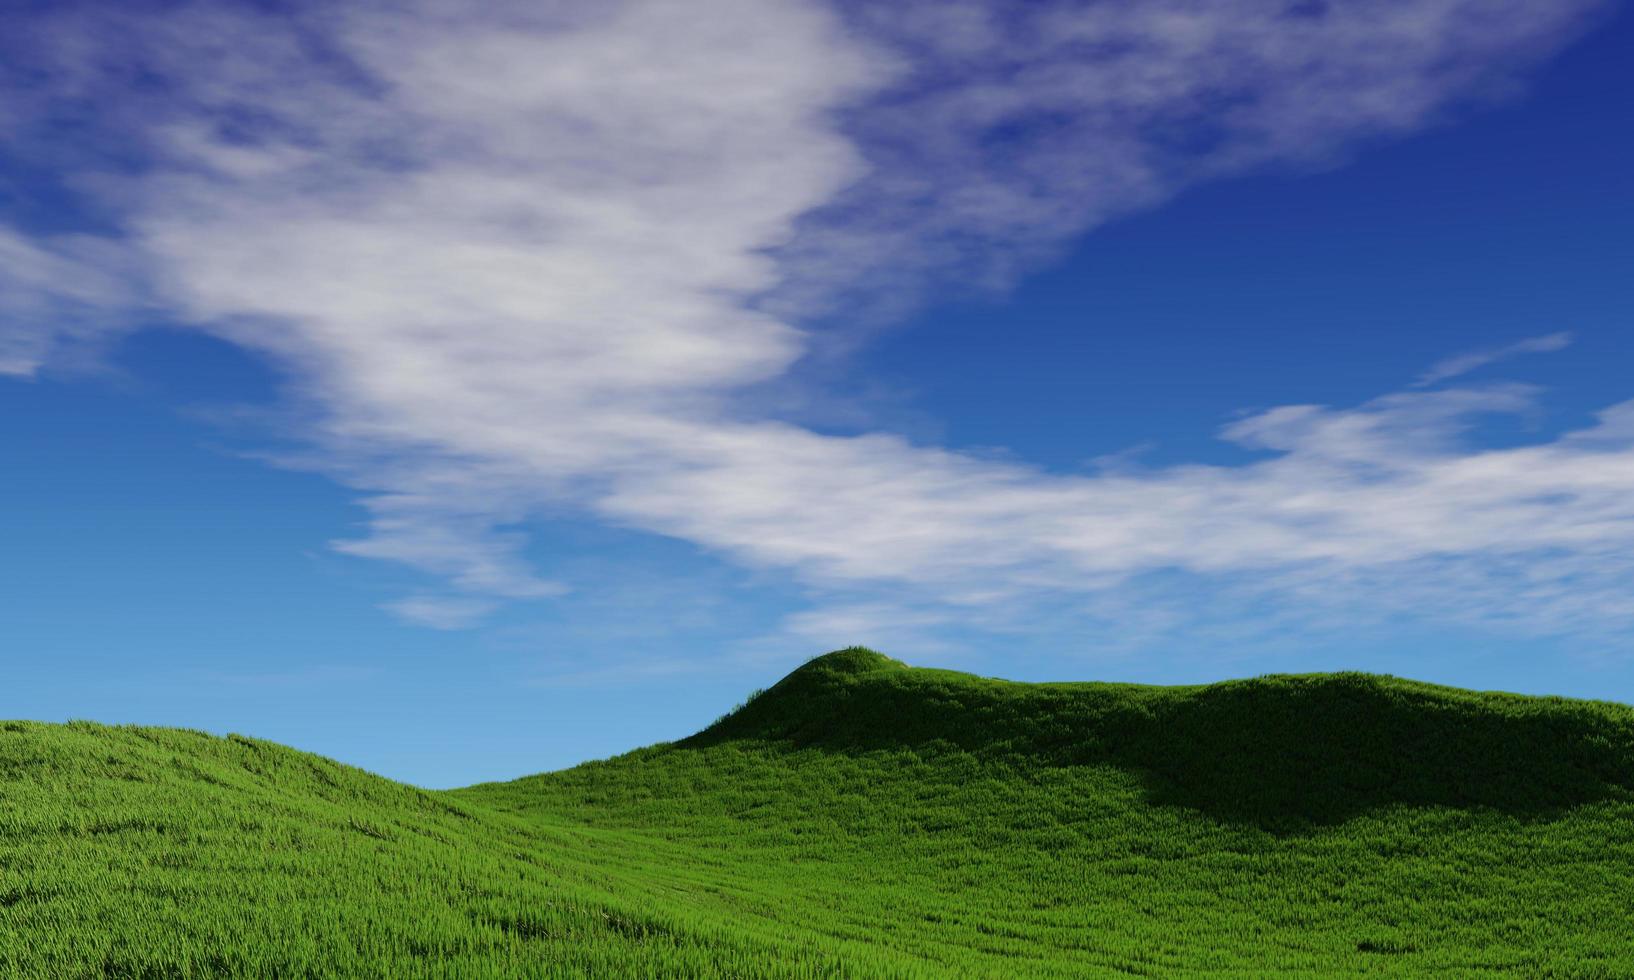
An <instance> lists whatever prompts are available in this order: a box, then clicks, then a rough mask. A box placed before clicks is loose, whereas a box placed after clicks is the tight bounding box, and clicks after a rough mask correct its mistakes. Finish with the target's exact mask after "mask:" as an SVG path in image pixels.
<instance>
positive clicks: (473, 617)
mask: <svg viewBox="0 0 1634 980" xmlns="http://www.w3.org/2000/svg"><path fill="white" fill-rule="evenodd" d="M498 607H499V604H498V603H496V602H491V601H488V600H485V599H474V598H471V597H469V596H435V595H414V596H405V597H404V598H402V599H394V600H392V601H391V602H388V603H386V604H385V605H384V607H383V608H384V609H386V610H387V611H388V612H391V613H393V614H394V615H396V616H398V617H400V618H402V619H405V620H407V621H409V622H411V623H414V624H416V625H418V626H429V627H431V628H432V629H439V630H457V629H465V628H466V627H468V626H475V625H476V624H477V623H478V622H480V621H481V620H482V618H483V617H484V616H487V615H488V614H489V613H491V612H493V611H494V610H495V609H497V608H498Z"/></svg>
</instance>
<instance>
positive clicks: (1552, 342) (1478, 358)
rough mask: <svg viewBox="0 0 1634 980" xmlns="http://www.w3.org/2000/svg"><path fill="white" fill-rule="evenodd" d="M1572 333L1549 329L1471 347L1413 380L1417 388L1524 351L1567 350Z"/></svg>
mask: <svg viewBox="0 0 1634 980" xmlns="http://www.w3.org/2000/svg"><path fill="white" fill-rule="evenodd" d="M1571 342H1572V335H1571V333H1570V332H1568V331H1561V332H1559V333H1548V334H1543V335H1541V336H1537V337H1528V338H1526V339H1525V340H1517V341H1516V342H1514V343H1513V344H1503V345H1501V346H1498V347H1485V348H1482V349H1481V350H1476V351H1469V352H1468V353H1464V354H1458V355H1456V356H1454V357H1449V358H1447V359H1446V360H1444V361H1440V362H1438V363H1436V364H1435V365H1434V366H1432V367H1431V368H1430V369H1429V370H1428V371H1425V372H1424V373H1423V374H1421V375H1419V376H1418V380H1416V381H1414V382H1413V387H1415V388H1428V387H1429V386H1430V385H1434V384H1440V383H1441V382H1443V381H1446V380H1449V379H1451V378H1456V377H1459V376H1460V375H1465V374H1468V373H1470V372H1471V371H1474V370H1477V369H1479V368H1484V367H1486V366H1487V365H1488V364H1494V363H1496V362H1498V361H1504V360H1508V359H1509V358H1511V357H1519V356H1520V355H1522V354H1548V353H1552V352H1554V351H1557V350H1565V349H1566V348H1567V347H1569V346H1571Z"/></svg>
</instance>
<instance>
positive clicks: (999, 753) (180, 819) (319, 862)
mask: <svg viewBox="0 0 1634 980" xmlns="http://www.w3.org/2000/svg"><path fill="white" fill-rule="evenodd" d="M1631 898H1634V710H1630V709H1628V708H1625V707H1622V706H1619V705H1610V704H1598V703H1590V702H1576V701H1564V700H1559V699H1543V698H1521V697H1513V696H1506V695H1490V694H1474V693H1471V692H1465V691H1459V690H1454V689H1449V688H1439V687H1432V686H1429V685H1423V684H1415V683H1411V682H1405V681H1398V680H1393V679H1387V678H1378V677H1367V676H1362V675H1345V674H1340V675H1313V676H1304V677H1274V678H1262V679H1257V680H1252V681H1240V682H1232V683H1228V684H1220V685H1211V686H1207V687H1196V688H1153V687H1139V686H1132V685H1109V684H1044V685H1031V684H1014V683H1009V682H1004V681H993V680H986V679H982V678H976V677H972V676H969V675H965V674H957V673H953V672H949V671H936V670H924V669H910V668H904V667H902V666H901V665H899V664H897V663H895V662H894V661H890V660H888V659H886V658H884V657H881V656H879V655H878V654H873V653H869V652H867V651H843V652H841V653H837V654H831V655H829V656H827V657H824V658H820V659H818V660H817V661H814V662H813V663H811V664H809V665H807V666H806V667H804V668H802V669H801V670H799V671H796V672H795V673H794V674H791V675H790V676H789V677H788V678H785V679H784V680H783V681H782V682H781V683H780V684H778V685H777V686H776V687H774V688H773V689H772V690H770V691H768V692H766V693H765V694H762V695H760V696H759V697H756V698H755V699H753V700H752V701H751V702H750V703H749V704H748V705H746V706H745V707H744V708H743V709H741V710H739V711H738V712H736V713H734V714H733V715H731V716H729V717H728V718H726V719H724V720H723V721H722V722H720V723H717V724H716V725H715V726H712V727H711V728H710V729H708V730H706V731H704V732H702V733H700V734H698V735H696V736H693V737H692V738H690V739H687V740H684V741H682V742H678V743H674V744H668V745H659V746H654V747H652V748H648V749H643V750H640V751H637V752H634V753H630V754H628V755H625V756H621V757H619V758H616V759H611V760H607V761H605V762H596V763H590V764H587V765H584V766H579V767H577V768H575V769H571V770H567V771H565V772H559V773H550V774H546V775H542V776H534V777H529V778H527V779H522V780H518V781H516V782H513V783H504V784H490V785H484V786H476V787H471V788H469V789H466V790H459V791H455V792H452V793H427V792H422V791H419V790H414V789H410V788H407V787H403V786H400V785H398V784H394V783H391V782H389V781H387V780H384V779H380V778H377V777H374V776H370V775H368V774H366V773H363V772H361V771H358V770H355V769H350V768H347V767H344V766H340V765H338V764H336V763H333V762H329V761H327V760H324V759H320V758H317V757H315V756H309V755H305V754H302V753H298V752H294V751H292V750H289V749H284V748H281V747H278V746H274V745H271V744H269V743H263V742H257V741H253V740H248V739H240V738H237V737H230V738H228V739H217V738H213V737H210V736H205V735H201V734H198V733H192V732H185V731H173V730H158V729H131V728H104V727H101V726H95V725H85V724H71V725H68V726H57V725H43V724H33V723H9V724H6V725H3V726H0V975H6V976H11V975H21V976H39V977H46V976H50V977H71V976H105V975H115V976H174V975H185V974H186V972H187V971H189V970H191V972H192V973H193V975H198V976H208V975H219V974H223V973H234V972H236V973H240V974H244V975H268V974H271V973H274V972H277V973H279V974H282V975H328V974H333V973H340V974H349V975H355V976H374V975H392V976H527V975H563V976H574V975H582V974H584V973H586V972H593V973H594V974H595V975H597V976H632V977H638V976H639V977H645V976H658V975H696V976H714V975H741V976H762V975H770V976H801V975H806V976H825V975H836V974H844V975H853V976H872V975H879V976H912V975H926V976H940V975H950V974H951V975H960V974H965V975H991V976H1017V975H1040V976H1052V975H1053V976H1064V977H1065V976H1083V975H1086V974H1095V973H1099V972H1105V973H1108V974H1112V973H1145V974H1150V975H1163V976H1167V975H1174V974H1176V973H1183V972H1186V971H1188V970H1199V971H1200V970H1211V971H1236V972H1239V973H1241V974H1243V975H1255V974H1262V973H1265V972H1267V971H1271V970H1285V971H1292V972H1304V973H1310V974H1317V973H1320V974H1325V975H1331V974H1335V973H1346V972H1352V973H1361V972H1382V973H1401V972H1405V971H1418V972H1425V973H1429V972H1436V973H1454V974H1456V973H1459V972H1463V973H1466V974H1476V973H1482V972H1493V973H1496V972H1500V971H1505V970H1512V971H1519V972H1522V973H1524V974H1526V975H1533V976H1538V975H1550V974H1554V975H1560V976H1596V975H1599V976H1627V975H1630V974H1631V973H1634V925H1631V924H1630V920H1629V915H1628V912H1627V909H1628V907H1629V902H1630V900H1631Z"/></svg>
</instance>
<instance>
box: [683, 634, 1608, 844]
mask: <svg viewBox="0 0 1634 980" xmlns="http://www.w3.org/2000/svg"><path fill="white" fill-rule="evenodd" d="M727 739H758V740H763V741H769V742H773V743H780V744H786V745H791V746H820V747H824V748H828V749H834V750H844V751H867V750H871V749H872V750H878V749H888V748H891V747H894V746H927V745H948V746H952V747H956V748H957V749H959V750H962V751H966V752H970V753H974V754H977V755H979V756H981V757H983V758H987V759H992V760H1008V761H1009V762H1011V763H1013V764H1015V765H1018V766H1022V767H1034V766H1075V765H1094V764H1107V765H1114V766H1119V767H1123V768H1125V769H1128V770H1130V771H1133V772H1136V773H1138V774H1139V775H1140V776H1141V777H1142V779H1143V780H1144V782H1145V784H1146V785H1147V787H1148V789H1149V791H1150V793H1151V796H1152V798H1153V800H1154V802H1159V803H1173V804H1178V805H1183V806H1189V807H1193V808H1195V809H1198V810H1202V811H1205V812H1208V813H1210V814H1213V815H1215V816H1217V817H1220V818H1223V819H1232V820H1246V821H1252V822H1255V823H1258V824H1260V825H1262V826H1266V827H1282V828H1287V827H1294V826H1298V825H1301V824H1305V823H1311V822H1334V821H1341V820H1344V819H1346V818H1348V817H1350V816H1353V815H1355V814H1356V813H1358V812H1360V811H1362V810H1365V809H1368V808H1371V807H1377V806H1388V805H1393V804H1410V805H1420V806H1422V805H1439V806H1457V807H1474V806H1482V807H1490V808H1495V809H1500V810H1505V811H1507V812H1512V813H1537V812H1543V811H1547V810H1551V809H1559V808H1562V807H1570V806H1574V805H1578V804H1581V803H1585V802H1589V801H1592V800H1596V799H1601V798H1604V797H1605V796H1607V795H1608V794H1611V793H1617V792H1623V791H1627V790H1630V789H1634V710H1631V709H1629V708H1627V707H1626V706H1623V705H1617V704H1609V703H1598V702H1586V701H1573V700H1567V699H1564V698H1538V697H1525V696H1519V695H1510V694H1496V693H1477V692H1472V691H1465V690H1460V689H1458V688H1450V687H1440V686H1436V685H1431V684H1423V683H1419V682H1415V681H1405V680H1400V679H1398V678H1394V677H1388V676H1380V675H1371V674H1361V673H1338V674H1291V675H1289V674H1284V675H1270V676H1265V677H1258V678H1253V679H1250V680H1241V681H1229V682H1225V683H1220V684H1210V685H1199V686H1190V687H1156V686H1145V685H1133V684H1102V683H1056V684H1026V683H1017V682H1012V681H1001V680H993V679H990V678H983V677H977V676H974V675H971V674H963V673H958V672H955V671H947V670H934V669H926V668H915V667H909V666H907V665H906V664H903V663H901V662H900V661H896V660H892V659H891V658H889V657H886V656H884V655H883V654H879V653H876V652H874V651H872V650H868V649H865V648H861V647H854V648H850V649H845V650H838V651H835V652H833V653H829V654H825V655H823V656H821V657H817V658H815V659H813V660H811V661H809V662H808V663H806V664H805V665H804V666H802V667H800V668H799V669H797V670H795V671H794V672H793V673H791V674H789V675H788V676H787V677H785V678H783V680H781V681H780V682H778V683H777V684H776V685H775V686H773V687H772V688H770V689H769V690H767V691H765V692H763V693H761V694H759V695H757V696H756V697H754V698H752V699H751V700H750V701H749V702H748V703H747V704H745V705H744V706H742V707H741V708H740V709H738V710H737V711H736V712H734V713H733V714H731V715H729V716H727V717H726V718H723V719H722V720H721V721H719V722H717V723H716V724H715V725H714V726H712V727H710V728H709V729H706V730H705V731H703V732H701V733H699V734H698V735H697V736H694V737H693V738H692V739H689V740H687V741H685V742H683V743H681V744H683V745H689V746H701V745H708V744H714V743H717V742H720V741H722V740H727Z"/></svg>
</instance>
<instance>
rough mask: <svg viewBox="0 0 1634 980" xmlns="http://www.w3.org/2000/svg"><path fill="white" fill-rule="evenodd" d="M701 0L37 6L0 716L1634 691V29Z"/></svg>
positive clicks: (1071, 6) (24, 80)
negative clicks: (764, 691) (1178, 690)
mask: <svg viewBox="0 0 1634 980" xmlns="http://www.w3.org/2000/svg"><path fill="white" fill-rule="evenodd" d="M707 6H710V8H711V9H710V10H709V11H708V13H710V14H711V16H702V15H701V14H699V12H697V11H694V13H693V14H690V15H688V16H685V17H682V16H680V15H679V14H678V13H677V12H676V8H674V7H673V5H669V6H666V5H663V4H642V3H625V4H607V5H596V6H595V7H594V8H592V7H590V6H575V5H571V4H569V5H562V6H559V7H544V6H541V5H537V4H517V5H510V4H505V3H500V4H490V5H484V6H483V7H482V8H481V10H480V11H478V10H476V8H472V9H467V10H462V9H461V5H459V4H455V3H447V2H441V0H426V2H423V3H418V4H413V5H410V6H409V7H408V8H406V11H405V10H403V9H398V8H396V7H392V8H388V6H387V5H383V4H374V3H371V2H355V3H348V4H340V5H306V4H273V5H269V4H245V5H237V4H232V3H209V4H171V3H166V4H155V5H151V6H132V5H124V4H122V5H111V4H94V3H70V4H52V5H40V6H38V7H37V8H34V9H31V10H30V9H24V8H13V12H11V13H8V14H5V15H4V16H5V17H6V18H7V20H8V24H7V25H6V26H7V28H8V29H7V30H6V31H4V32H0V33H3V34H4V35H5V37H6V38H7V40H5V41H0V120H4V121H5V122H6V124H7V131H8V133H10V134H12V138H11V139H9V140H8V141H7V144H6V146H5V147H3V148H0V452H3V454H4V455H3V457H0V458H3V459H4V460H5V465H4V468H3V470H0V651H3V653H0V655H3V656H4V657H5V658H6V664H5V666H6V668H7V675H8V683H7V684H6V685H5V687H4V692H3V693H0V715H3V716H7V717H30V718H42V719H51V720H60V719H65V718H94V719H97V720H101V721H108V722H126V721H129V722H141V723H149V724H167V725H184V726H191V727H199V728H205V729H209V730H213V731H242V732H247V733H251V734H255V735H259V736H263V737H267V738H273V739H277V740H280V741H284V742H287V743H290V744H294V745H297V746H300V747H302V748H307V749H311V750H313V751H318V752H322V753H324V754H327V755H331V756H334V757H336V758H339V759H342V760H344V761H347V762H351V763H354V764H357V765H362V766H365V767H367V768H370V769H374V770H376V771H380V772H382V773H385V774H387V775H391V776H394V777H398V778H402V779H407V780H410V781H414V782H417V783H421V784H424V785H430V786H447V785H457V784H462V783H467V782H472V781H476V780H480V779H494V778H504V777H509V776H514V775H519V774H522V773H526V772H531V771H539V770H543V769H549V768H556V767H560V766H565V765H570V764H572V763H575V762H578V761H581V760H583V759H586V758H592V757H597V756H603V755H607V754H611V753H613V752H617V751H621V750H624V749H627V748H632V747H635V746H638V745H641V744H646V743H649V742H652V741H657V740H661V739H670V738H676V737H680V736H682V735H685V734H687V733H689V732H691V731H693V730H695V729H696V728H698V727H700V726H701V725H703V724H705V723H707V722H708V721H709V720H710V719H712V718H713V717H715V716H716V715H718V714H719V713H721V712H722V711H724V710H726V709H727V708H729V707H731V705H732V704H733V703H734V702H735V701H737V700H739V699H741V697H742V696H743V695H744V694H746V693H747V692H748V691H750V690H752V689H753V688H755V687H759V686H762V685H765V684H768V683H770V682H772V681H774V680H775V679H776V678H777V677H779V676H780V675H781V674H782V673H783V672H785V671H787V670H788V669H790V668H791V667H792V666H794V665H796V664H798V663H799V662H800V661H801V660H803V659H805V658H807V657H809V656H811V655H814V654H816V653H820V652H823V651H824V650H827V649H831V648H834V647H837V646H843V645H847V644H852V643H864V644H868V645H871V646H874V647H876V648H878V649H881V650H883V651H885V652H887V653H891V654H893V655H896V656H898V657H901V658H903V659H906V660H909V661H910V662H915V663H923V664H929V665H936V666H949V667H957V668H962V669H970V670H976V671H980V672H983V673H989V674H997V675H1001V676H1009V677H1016V678H1021V679H1034V680H1045V679H1095V678H1103V679H1115V680H1136V681H1147V682H1156V683H1181V682H1196V681H1207V680H1214V679H1220V678H1225V677H1233V676H1241V675H1246V674H1254V673H1261V672H1267V671H1287V670H1293V671H1302V670H1331V669H1346V668H1350V669H1363V670H1375V671H1384V672H1390V673H1396V674H1401V675H1406V676H1412V677H1418V678H1423V679H1427V680H1434V681H1440V682H1445V683H1452V684H1459V685H1463V686H1468V687H1477V688H1501V689H1510V690H1519V691H1527V692H1535V693H1554V694H1567V695H1575V696H1589V697H1602V698H1612V699H1618V700H1624V701H1634V666H1631V658H1630V657H1629V655H1628V653H1627V651H1628V649H1629V642H1630V638H1631V637H1630V634H1631V626H1634V600H1631V599H1629V598H1628V596H1629V595H1630V594H1634V591H1631V590H1634V564H1631V561H1630V559H1629V558H1628V557H1627V556H1628V555H1630V554H1634V408H1629V407H1620V406H1625V403H1629V400H1630V399H1634V389H1631V387H1630V383H1629V380H1628V379H1629V371H1628V367H1629V365H1630V363H1631V361H1634V328H1631V325H1630V323H1629V319H1630V315H1631V313H1634V285H1631V282H1634V280H1631V278H1630V277H1629V276H1628V275H1627V273H1626V270H1627V269H1628V268H1629V265H1630V260H1631V259H1634V177H1631V176H1630V175H1631V174H1634V135H1631V126H1630V123H1631V121H1634V120H1631V119H1630V113H1631V109H1630V104H1629V100H1628V99H1627V93H1628V92H1629V91H1631V90H1634V65H1631V64H1629V62H1628V59H1627V58H1626V57H1623V54H1624V53H1625V52H1626V51H1627V50H1629V49H1630V45H1631V42H1634V19H1631V15H1630V14H1629V13H1628V12H1627V11H1626V10H1625V9H1624V8H1623V7H1620V6H1618V5H1614V4H1605V3H1596V2H1590V0H1583V2H1563V3H1557V4H1549V5H1534V4H1520V3H1514V2H1509V0H1401V2H1398V3H1390V4H1386V5H1378V4H1366V5H1364V4H1342V3H1333V4H1327V5H1308V4H1307V5H1288V4H1282V3H1272V2H1268V0H1267V2H1261V0H1230V2H1222V3H1220V4H1217V5H1210V7H1209V9H1208V10H1206V11H1199V10H1196V9H1192V7H1191V5H1188V4H1183V3H1179V2H1178V0H1177V2H1174V3H1169V2H1165V0H1155V2H1147V3H1141V4H1134V3H1121V2H1103V3H1098V4H1082V3H1064V2H1049V3H1041V4H1028V5H1019V4H1016V5H1011V4H1003V3H984V2H968V3H928V2H926V3H904V4H901V5H893V6H892V7H890V8H885V7H879V6H876V5H849V4H839V5H825V4H822V3H817V2H807V0H777V2H767V0H757V2H755V3H746V2H745V3H739V2H736V0H711V3H710V4H709V5H707ZM717 7H718V8H719V9H714V8H717Z"/></svg>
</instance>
